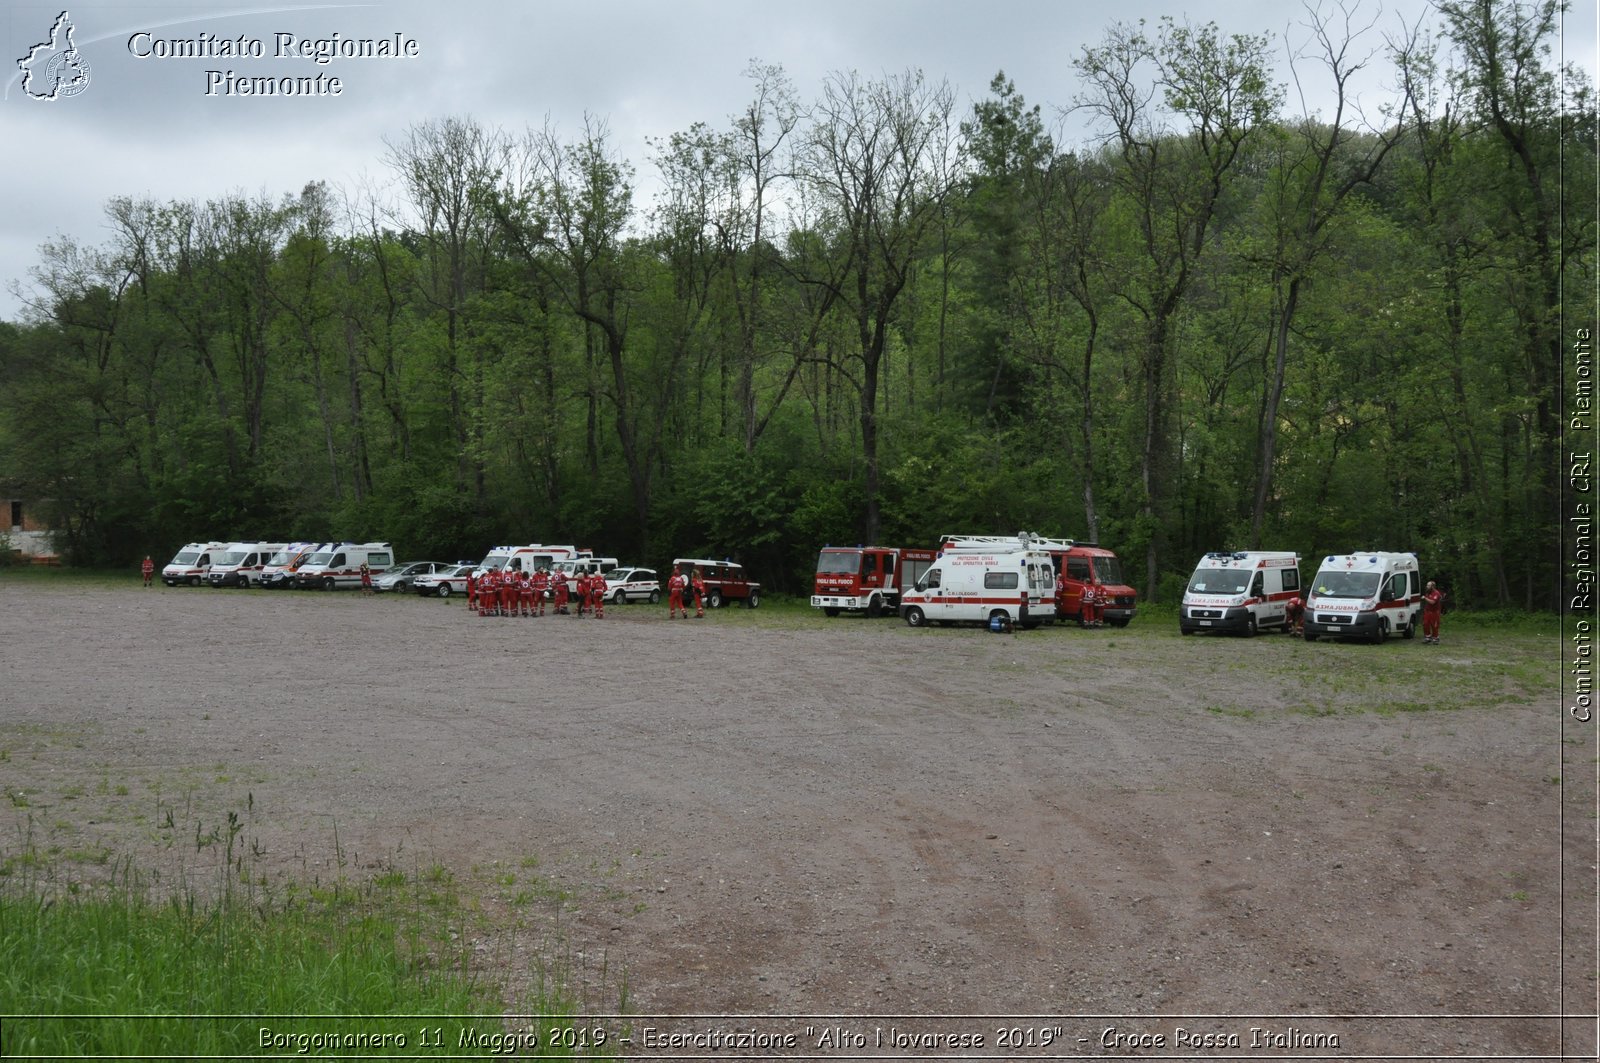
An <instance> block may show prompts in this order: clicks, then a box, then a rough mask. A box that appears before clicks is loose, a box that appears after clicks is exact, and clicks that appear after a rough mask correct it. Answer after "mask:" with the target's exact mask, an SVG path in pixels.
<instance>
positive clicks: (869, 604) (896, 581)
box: [811, 546, 937, 617]
mask: <svg viewBox="0 0 1600 1063" xmlns="http://www.w3.org/2000/svg"><path fill="white" fill-rule="evenodd" d="M936 556H937V555H936V554H935V553H934V552H933V551H932V550H909V549H906V548H904V547H899V546H824V547H823V548H822V552H821V553H820V554H818V555H817V576H816V582H815V583H814V584H813V587H812V592H811V605H812V607H813V608H816V609H821V610H822V615H824V616H838V615H839V614H840V613H842V612H844V611H845V610H850V611H852V612H865V613H866V614H867V615H868V616H870V617H879V616H893V615H895V614H896V613H897V612H899V609H900V596H901V595H902V594H903V593H904V592H905V589H906V588H907V587H910V586H912V585H914V584H915V583H916V582H917V579H918V578H919V577H920V576H921V575H922V574H923V573H924V572H926V571H927V570H928V566H929V565H931V564H933V562H934V558H935V557H936Z"/></svg>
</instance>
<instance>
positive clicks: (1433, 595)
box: [1422, 580, 1445, 646]
mask: <svg viewBox="0 0 1600 1063" xmlns="http://www.w3.org/2000/svg"><path fill="white" fill-rule="evenodd" d="M1444 598H1445V594H1444V591H1442V590H1440V589H1439V585H1438V584H1437V583H1435V582H1434V581H1433V580H1429V581H1428V589H1427V590H1426V591H1424V592H1423V594H1422V641H1423V642H1424V643H1426V644H1428V645H1431V646H1437V645H1439V618H1440V617H1442V616H1444Z"/></svg>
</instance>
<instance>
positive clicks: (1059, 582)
mask: <svg viewBox="0 0 1600 1063" xmlns="http://www.w3.org/2000/svg"><path fill="white" fill-rule="evenodd" d="M1056 616H1058V617H1060V618H1061V619H1063V620H1065V619H1066V617H1067V574H1066V572H1064V571H1063V572H1058V573H1056Z"/></svg>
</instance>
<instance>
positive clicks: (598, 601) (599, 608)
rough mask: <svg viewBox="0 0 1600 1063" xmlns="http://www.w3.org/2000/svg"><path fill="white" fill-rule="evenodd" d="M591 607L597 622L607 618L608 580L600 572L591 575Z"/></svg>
mask: <svg viewBox="0 0 1600 1063" xmlns="http://www.w3.org/2000/svg"><path fill="white" fill-rule="evenodd" d="M589 606H590V608H592V609H593V610H594V618H595V619H596V620H604V619H605V618H606V578H605V577H604V576H602V575H601V574H600V573H598V572H591V573H590V574H589Z"/></svg>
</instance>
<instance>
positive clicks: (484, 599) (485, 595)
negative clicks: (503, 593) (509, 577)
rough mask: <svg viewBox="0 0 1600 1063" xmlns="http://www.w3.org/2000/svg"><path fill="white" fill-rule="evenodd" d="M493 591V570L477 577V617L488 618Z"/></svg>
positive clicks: (492, 604) (493, 595)
mask: <svg viewBox="0 0 1600 1063" xmlns="http://www.w3.org/2000/svg"><path fill="white" fill-rule="evenodd" d="M494 599H495V589H494V572H493V570H491V571H488V572H485V573H484V574H483V575H481V576H479V577H478V615H479V616H488V615H489V610H490V609H492V608H493V607H494Z"/></svg>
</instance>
